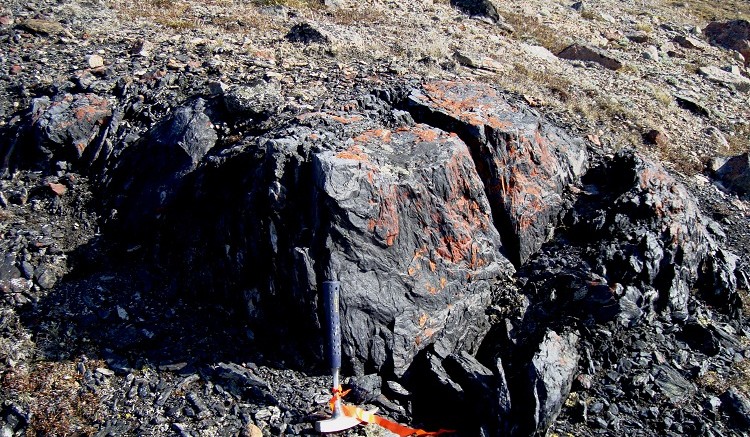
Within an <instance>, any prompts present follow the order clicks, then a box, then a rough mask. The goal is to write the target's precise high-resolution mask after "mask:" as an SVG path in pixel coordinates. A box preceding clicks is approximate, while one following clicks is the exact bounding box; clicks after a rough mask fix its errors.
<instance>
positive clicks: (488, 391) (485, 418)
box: [443, 351, 512, 435]
mask: <svg viewBox="0 0 750 437" xmlns="http://www.w3.org/2000/svg"><path fill="white" fill-rule="evenodd" d="M443 365H444V367H445V369H446V370H447V371H448V373H449V374H450V376H451V378H452V379H453V380H454V381H455V382H456V383H458V384H459V385H460V386H461V387H462V388H463V390H464V393H465V404H464V405H463V408H464V409H465V412H464V413H463V416H464V420H465V422H466V423H469V424H475V425H477V424H482V425H483V426H484V427H485V428H486V429H487V430H488V431H489V432H490V433H491V435H505V434H507V433H509V432H510V424H511V422H512V417H511V398H510V392H509V390H508V383H507V381H506V380H505V371H504V369H503V365H502V360H500V359H498V361H497V365H496V367H497V373H493V371H491V370H490V369H488V368H487V367H485V366H484V365H482V364H481V363H480V362H479V361H477V359H476V358H474V357H473V356H471V355H469V354H468V353H466V352H465V351H462V352H461V353H459V354H453V355H451V356H449V357H448V358H446V359H445V360H444V362H443Z"/></svg>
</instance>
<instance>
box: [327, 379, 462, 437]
mask: <svg viewBox="0 0 750 437" xmlns="http://www.w3.org/2000/svg"><path fill="white" fill-rule="evenodd" d="M347 393H349V390H347V391H342V390H341V387H334V388H333V397H331V400H330V401H328V405H329V406H330V407H331V410H332V411H333V408H334V405H335V404H336V401H338V400H340V399H341V398H343V397H344V396H346V395H347ZM341 412H342V413H343V414H344V415H345V416H349V417H354V418H355V419H358V420H360V421H361V422H365V423H374V424H376V425H379V426H382V427H383V428H385V429H387V430H388V431H391V432H392V433H395V434H398V435H399V436H401V437H409V436H422V435H423V436H434V435H440V434H445V433H450V432H455V431H454V430H452V429H441V430H440V431H425V430H423V429H417V428H410V427H408V426H405V425H401V424H400V423H396V422H393V421H391V420H388V419H386V418H384V417H380V416H378V415H377V414H373V413H371V412H369V411H365V410H363V409H362V408H359V407H355V406H352V405H344V404H343V403H342V404H341Z"/></svg>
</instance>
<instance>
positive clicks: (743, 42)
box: [703, 20, 750, 65]
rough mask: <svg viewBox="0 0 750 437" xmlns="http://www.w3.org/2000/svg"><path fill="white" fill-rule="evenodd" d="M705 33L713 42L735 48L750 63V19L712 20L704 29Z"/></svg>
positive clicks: (730, 48) (746, 62)
mask: <svg viewBox="0 0 750 437" xmlns="http://www.w3.org/2000/svg"><path fill="white" fill-rule="evenodd" d="M703 34H704V35H706V38H707V39H708V40H709V42H710V43H711V44H714V45H717V46H720V47H724V48H725V49H729V50H735V51H738V52H740V53H741V54H742V56H743V57H744V58H745V65H748V63H750V21H747V20H730V21H712V22H710V23H708V25H706V27H705V28H704V29H703Z"/></svg>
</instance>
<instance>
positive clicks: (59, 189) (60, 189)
mask: <svg viewBox="0 0 750 437" xmlns="http://www.w3.org/2000/svg"><path fill="white" fill-rule="evenodd" d="M47 186H48V187H49V188H50V190H52V192H53V193H55V194H56V195H58V196H60V197H62V196H63V195H64V194H65V193H67V192H68V188H67V187H66V186H65V185H63V184H57V183H54V182H50V183H49V184H47Z"/></svg>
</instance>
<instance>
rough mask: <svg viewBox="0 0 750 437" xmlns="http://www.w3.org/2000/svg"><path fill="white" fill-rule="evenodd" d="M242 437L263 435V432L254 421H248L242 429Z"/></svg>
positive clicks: (259, 436) (260, 436) (261, 436)
mask: <svg viewBox="0 0 750 437" xmlns="http://www.w3.org/2000/svg"><path fill="white" fill-rule="evenodd" d="M242 436H243V437H263V432H262V431H261V430H260V428H258V427H257V426H256V425H255V424H254V423H248V424H247V425H246V426H245V429H243V430H242Z"/></svg>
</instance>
